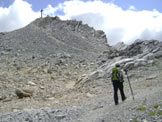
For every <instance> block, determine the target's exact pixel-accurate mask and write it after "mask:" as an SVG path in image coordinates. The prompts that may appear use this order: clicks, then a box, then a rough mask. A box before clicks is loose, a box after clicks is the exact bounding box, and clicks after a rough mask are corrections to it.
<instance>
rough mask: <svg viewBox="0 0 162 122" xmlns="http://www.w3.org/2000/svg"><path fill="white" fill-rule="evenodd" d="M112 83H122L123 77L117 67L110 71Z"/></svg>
mask: <svg viewBox="0 0 162 122" xmlns="http://www.w3.org/2000/svg"><path fill="white" fill-rule="evenodd" d="M111 79H112V81H120V82H123V76H122V74H121V73H120V71H119V69H118V68H117V67H114V68H113V69H112V76H111Z"/></svg>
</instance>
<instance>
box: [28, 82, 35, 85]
mask: <svg viewBox="0 0 162 122" xmlns="http://www.w3.org/2000/svg"><path fill="white" fill-rule="evenodd" d="M28 85H31V86H36V83H34V82H32V81H29V82H28Z"/></svg>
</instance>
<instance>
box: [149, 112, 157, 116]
mask: <svg viewBox="0 0 162 122" xmlns="http://www.w3.org/2000/svg"><path fill="white" fill-rule="evenodd" d="M148 115H149V116H155V115H156V112H150V113H148Z"/></svg>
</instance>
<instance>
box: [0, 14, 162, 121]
mask: <svg viewBox="0 0 162 122" xmlns="http://www.w3.org/2000/svg"><path fill="white" fill-rule="evenodd" d="M161 60H162V42H160V41H157V40H136V41H135V42H134V43H133V44H131V45H125V44H124V43H121V44H117V45H115V46H113V47H111V46H109V45H108V44H107V38H106V36H105V34H104V32H103V31H96V30H94V29H93V28H91V27H89V26H88V25H84V24H82V22H80V21H75V20H67V21H62V20H60V19H59V18H58V17H46V18H43V19H41V18H39V19H37V20H35V21H33V22H32V23H30V24H29V25H28V26H26V27H24V28H22V29H19V30H15V31H12V32H2V33H0V91H1V92H0V122H22V121H24V122H38V121H39V122H46V121H47V122H141V121H143V122H152V121H158V122H161V120H162V115H161V113H162V106H161V104H162V99H161V96H162V77H161V75H162V62H161ZM116 63H120V64H121V67H122V69H127V70H128V76H129V78H130V81H131V84H132V88H133V91H134V95H135V100H134V101H132V97H131V94H130V90H129V86H128V83H127V77H126V76H125V83H124V86H125V93H126V95H127V100H126V101H125V102H123V103H121V102H120V104H119V105H118V106H115V105H114V103H113V89H112V84H111V80H110V73H111V69H112V67H113V66H114V65H115V64H116ZM141 109H142V110H141Z"/></svg>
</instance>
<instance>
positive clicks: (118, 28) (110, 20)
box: [0, 0, 162, 44]
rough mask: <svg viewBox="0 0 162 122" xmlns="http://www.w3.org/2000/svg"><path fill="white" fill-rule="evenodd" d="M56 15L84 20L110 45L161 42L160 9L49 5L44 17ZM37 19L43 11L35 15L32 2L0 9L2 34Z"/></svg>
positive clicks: (71, 3)
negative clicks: (103, 35)
mask: <svg viewBox="0 0 162 122" xmlns="http://www.w3.org/2000/svg"><path fill="white" fill-rule="evenodd" d="M62 11H63V12H64V15H62ZM56 13H57V16H60V18H61V19H77V20H82V21H83V23H87V24H89V25H90V26H93V27H94V28H95V29H98V30H104V31H105V33H106V34H107V38H108V43H109V44H115V43H117V42H119V41H123V42H125V43H127V44H130V43H132V42H133V41H134V40H136V39H139V38H140V39H157V40H161V41H162V13H159V12H158V11H157V10H153V11H146V10H145V11H136V9H135V7H134V6H130V8H128V10H123V9H122V8H120V7H119V6H117V5H115V4H114V3H113V0H112V2H110V3H104V2H102V1H100V0H95V1H88V2H83V1H81V0H71V1H66V2H64V3H61V4H59V5H58V6H57V7H55V8H54V7H52V6H51V5H48V6H47V7H46V8H44V12H43V15H44V16H46V15H50V16H55V15H56ZM60 13H61V14H60ZM38 17H40V12H39V11H38V12H34V11H33V10H32V8H31V5H30V4H29V3H27V2H25V1H23V0H15V2H14V3H13V4H12V5H11V6H9V7H8V8H2V7H0V31H11V30H14V29H17V28H20V27H23V26H25V25H27V24H29V23H30V22H31V21H33V20H34V19H36V18H38Z"/></svg>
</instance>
